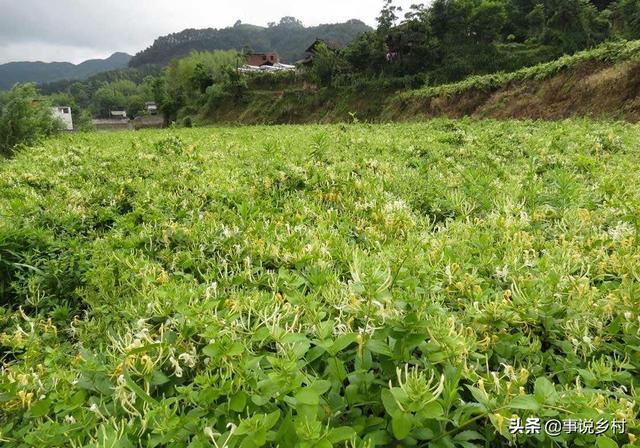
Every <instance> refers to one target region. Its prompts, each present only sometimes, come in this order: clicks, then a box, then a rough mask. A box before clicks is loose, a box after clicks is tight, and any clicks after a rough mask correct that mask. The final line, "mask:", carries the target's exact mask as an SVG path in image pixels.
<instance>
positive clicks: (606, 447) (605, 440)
mask: <svg viewBox="0 0 640 448" xmlns="http://www.w3.org/2000/svg"><path fill="white" fill-rule="evenodd" d="M596 446H597V447H598V448H618V444H617V443H616V442H615V440H612V439H610V438H609V437H607V436H601V437H598V438H597V439H596Z"/></svg>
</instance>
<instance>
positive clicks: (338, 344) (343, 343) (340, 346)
mask: <svg viewBox="0 0 640 448" xmlns="http://www.w3.org/2000/svg"><path fill="white" fill-rule="evenodd" d="M357 337H358V335H356V334H345V335H343V336H340V337H339V338H338V339H336V340H335V341H334V342H333V344H331V346H330V347H328V348H327V351H328V352H329V354H330V355H331V356H336V355H337V354H338V352H341V351H342V350H344V349H345V348H347V347H348V346H350V345H351V344H353V343H354V342H355V341H356V338H357Z"/></svg>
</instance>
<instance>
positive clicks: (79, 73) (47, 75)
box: [0, 53, 131, 90]
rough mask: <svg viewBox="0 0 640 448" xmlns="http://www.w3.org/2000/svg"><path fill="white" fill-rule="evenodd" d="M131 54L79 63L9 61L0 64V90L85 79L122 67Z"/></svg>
mask: <svg viewBox="0 0 640 448" xmlns="http://www.w3.org/2000/svg"><path fill="white" fill-rule="evenodd" d="M130 59H131V56H130V55H128V54H126V53H114V54H113V55H111V56H110V57H108V58H107V59H92V60H89V61H85V62H83V63H81V64H77V65H76V64H71V63H69V62H50V63H46V62H10V63H8V64H2V65H0V90H5V89H10V88H11V87H12V86H13V85H14V84H16V83H19V82H21V83H24V82H36V83H48V82H54V81H59V80H63V79H76V80H77V79H86V78H88V77H89V76H91V75H95V74H96V73H101V72H106V71H109V70H118V69H121V68H124V67H126V66H127V64H128V63H129V60H130Z"/></svg>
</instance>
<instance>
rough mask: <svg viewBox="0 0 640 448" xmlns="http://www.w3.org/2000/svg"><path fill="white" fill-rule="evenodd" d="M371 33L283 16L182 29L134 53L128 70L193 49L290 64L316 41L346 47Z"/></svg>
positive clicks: (354, 24) (360, 26)
mask: <svg viewBox="0 0 640 448" xmlns="http://www.w3.org/2000/svg"><path fill="white" fill-rule="evenodd" d="M367 31H371V28H370V27H369V26H367V25H365V24H364V23H363V22H361V21H359V20H350V21H348V22H345V23H336V24H331V25H319V26H311V27H305V26H304V25H303V24H302V23H301V22H300V21H299V20H297V19H296V18H294V17H283V18H282V19H281V20H280V22H279V23H277V24H276V23H271V24H269V26H268V27H267V28H265V27H260V26H255V25H248V24H243V23H241V22H240V21H238V22H237V23H236V24H235V25H234V26H233V27H229V28H223V29H211V28H209V29H204V30H193V29H191V30H184V31H182V32H180V33H174V34H170V35H168V36H163V37H160V38H158V39H157V40H156V41H155V42H154V43H153V45H152V46H151V47H149V48H147V49H146V50H144V51H142V52H140V53H138V54H136V55H135V56H134V58H133V59H132V60H131V66H132V67H140V66H142V65H147V64H154V65H167V64H168V63H169V62H171V60H172V59H176V58H181V57H184V56H188V55H189V53H191V52H192V51H194V50H197V51H215V50H236V51H241V50H243V49H246V50H251V51H258V52H260V51H277V52H278V53H279V54H280V58H281V59H282V60H283V62H286V63H289V64H292V63H294V62H296V61H298V60H300V59H302V58H304V56H305V50H306V49H307V48H308V47H309V45H311V43H312V42H313V41H314V40H315V39H317V38H321V39H326V40H329V41H332V42H336V43H339V44H343V45H345V44H347V43H349V42H351V41H352V40H353V39H354V38H356V37H357V36H358V35H360V34H362V33H364V32H367Z"/></svg>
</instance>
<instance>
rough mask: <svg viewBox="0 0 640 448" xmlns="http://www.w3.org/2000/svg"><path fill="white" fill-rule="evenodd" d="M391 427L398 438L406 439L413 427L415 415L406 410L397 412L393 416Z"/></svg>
mask: <svg viewBox="0 0 640 448" xmlns="http://www.w3.org/2000/svg"><path fill="white" fill-rule="evenodd" d="M391 429H392V430H393V436H394V437H395V438H396V439H397V440H404V439H406V438H407V437H409V434H411V430H412V429H413V417H412V416H411V414H407V413H405V412H397V413H396V414H395V415H394V416H393V417H392V418H391Z"/></svg>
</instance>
